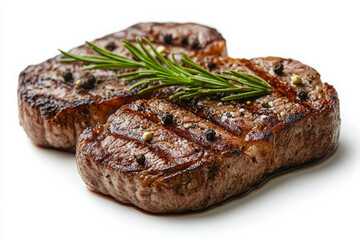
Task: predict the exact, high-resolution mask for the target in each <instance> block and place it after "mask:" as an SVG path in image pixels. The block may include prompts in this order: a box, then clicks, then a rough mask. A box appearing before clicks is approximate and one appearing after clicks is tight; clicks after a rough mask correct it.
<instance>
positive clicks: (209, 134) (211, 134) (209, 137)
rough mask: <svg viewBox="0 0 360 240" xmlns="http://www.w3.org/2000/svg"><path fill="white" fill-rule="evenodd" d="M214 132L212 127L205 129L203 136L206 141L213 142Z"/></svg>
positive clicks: (214, 138)
mask: <svg viewBox="0 0 360 240" xmlns="http://www.w3.org/2000/svg"><path fill="white" fill-rule="evenodd" d="M215 135H216V133H215V131H214V130H213V129H207V130H206V131H205V137H206V139H207V140H208V141H210V142H214V141H215V140H216V136H215Z"/></svg>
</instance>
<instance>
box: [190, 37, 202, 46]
mask: <svg viewBox="0 0 360 240" xmlns="http://www.w3.org/2000/svg"><path fill="white" fill-rule="evenodd" d="M191 47H192V48H193V49H200V43H199V40H198V39H197V38H195V40H194V41H193V43H192V44H191Z"/></svg>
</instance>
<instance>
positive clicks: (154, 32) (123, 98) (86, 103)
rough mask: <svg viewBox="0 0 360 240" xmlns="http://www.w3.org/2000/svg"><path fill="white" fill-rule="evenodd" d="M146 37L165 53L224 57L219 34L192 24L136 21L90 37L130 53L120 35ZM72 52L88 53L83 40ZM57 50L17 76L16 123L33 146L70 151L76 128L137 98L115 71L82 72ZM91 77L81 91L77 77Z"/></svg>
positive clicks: (96, 121)
mask: <svg viewBox="0 0 360 240" xmlns="http://www.w3.org/2000/svg"><path fill="white" fill-rule="evenodd" d="M143 36H144V37H147V38H148V39H149V40H150V41H151V42H152V43H154V46H155V47H158V46H165V48H166V54H169V53H170V52H174V53H175V54H177V56H178V55H179V53H180V52H181V51H184V52H186V53H187V54H188V55H189V56H191V57H192V58H194V59H195V60H199V59H202V58H203V57H204V56H206V55H209V54H213V55H219V56H221V55H222V56H226V54H227V53H226V44H225V40H224V39H223V38H222V36H221V35H220V34H219V33H218V32H217V31H216V30H215V29H212V28H208V27H205V26H202V25H198V24H193V23H185V24H178V23H140V24H136V25H134V26H132V27H130V28H128V29H125V30H123V31H119V32H116V33H113V34H110V35H107V36H105V37H103V38H99V39H96V40H95V41H93V43H95V44H96V45H97V46H100V47H106V48H107V49H108V50H110V51H113V52H114V53H117V54H120V55H124V56H128V57H130V56H131V54H130V53H129V52H128V51H127V50H126V49H125V48H124V47H123V45H122V43H121V40H122V39H125V40H128V41H131V42H134V40H135V37H143ZM71 52H72V53H74V54H79V55H83V54H94V52H93V51H92V50H91V49H90V48H89V47H88V46H85V45H82V46H79V47H77V48H74V49H72V50H71ZM61 57H62V56H61V55H58V56H56V57H54V58H51V59H49V60H47V61H45V62H43V63H40V64H37V65H31V66H29V67H27V68H26V69H25V70H24V71H23V72H22V73H21V74H20V76H19V85H18V103H19V115H20V124H21V125H22V126H23V128H24V130H25V131H26V133H27V134H28V136H29V137H30V138H31V140H32V141H33V142H34V143H35V144H38V145H41V146H46V147H54V148H59V149H64V150H74V147H75V145H76V141H77V139H78V136H79V135H80V133H81V132H82V131H83V130H84V129H85V128H86V127H89V126H95V125H96V124H99V123H104V122H105V121H106V120H107V118H108V117H109V115H110V114H112V113H113V112H115V111H116V110H117V109H118V108H119V106H121V105H122V104H124V103H128V102H131V101H134V100H135V99H138V98H139V96H137V95H136V94H135V92H134V91H132V92H130V91H128V87H129V86H128V85H127V84H126V83H124V81H123V80H122V79H120V80H119V79H117V78H116V74H119V73H121V72H120V71H118V72H114V71H106V70H93V71H82V70H81V68H82V64H81V63H60V62H58V60H59V59H60V58H61ZM90 75H93V76H94V77H95V78H96V84H95V87H94V88H92V89H90V90H86V89H83V88H79V87H77V86H76V85H75V81H76V80H78V79H84V78H88V77H89V76H90Z"/></svg>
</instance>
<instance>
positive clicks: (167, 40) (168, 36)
mask: <svg viewBox="0 0 360 240" xmlns="http://www.w3.org/2000/svg"><path fill="white" fill-rule="evenodd" d="M172 40H173V39H172V35H171V34H166V35H165V36H164V42H165V43H166V44H171V43H172Z"/></svg>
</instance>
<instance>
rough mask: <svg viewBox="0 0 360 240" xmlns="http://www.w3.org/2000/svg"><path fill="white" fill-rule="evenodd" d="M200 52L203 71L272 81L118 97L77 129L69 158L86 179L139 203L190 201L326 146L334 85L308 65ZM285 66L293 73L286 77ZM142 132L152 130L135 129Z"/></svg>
mask: <svg viewBox="0 0 360 240" xmlns="http://www.w3.org/2000/svg"><path fill="white" fill-rule="evenodd" d="M206 62H211V63H213V64H214V65H215V67H214V69H213V71H223V70H235V71H243V72H249V73H253V74H254V73H255V74H257V75H259V76H261V77H262V78H264V79H265V80H266V81H268V82H269V83H271V84H272V85H273V86H274V89H275V90H274V92H272V93H271V94H269V95H266V96H262V97H259V98H256V99H251V100H239V101H233V102H230V103H229V102H220V101H218V100H217V99H211V98H205V99H193V100H191V101H179V100H177V101H174V102H170V101H168V100H166V98H165V97H166V95H167V92H166V91H162V92H160V93H159V95H160V98H154V99H151V100H138V101H136V102H133V103H130V104H127V105H124V106H122V107H121V108H120V109H119V110H118V111H116V112H115V113H114V114H113V115H111V116H110V117H109V119H108V121H107V122H106V123H105V124H103V125H99V126H97V127H95V128H89V129H86V130H85V131H84V133H83V134H82V135H81V136H80V138H79V141H78V145H77V155H76V158H77V166H78V170H79V172H80V174H81V176H82V178H83V180H84V181H85V183H86V184H87V185H88V186H89V187H90V188H92V189H94V190H95V191H97V192H100V193H102V194H106V195H110V196H112V197H114V198H115V199H117V200H119V201H121V202H125V203H130V204H133V205H135V206H137V207H139V208H142V209H144V210H146V211H149V212H155V213H169V212H183V211H188V210H200V209H203V208H206V207H209V206H211V205H213V204H215V203H218V202H220V201H223V200H225V199H227V198H229V197H231V196H234V195H237V194H241V193H243V192H245V191H247V190H249V189H250V188H251V187H252V186H254V185H255V184H257V183H259V182H261V181H262V180H263V179H264V178H266V176H268V175H269V174H271V173H273V172H275V171H279V170H281V169H287V168H291V167H294V166H298V165H301V164H304V163H307V162H309V161H311V160H314V159H319V158H322V157H324V156H326V155H327V154H329V153H330V152H331V151H332V150H333V149H334V148H335V146H336V144H337V141H338V136H339V127H340V118H339V102H338V98H337V94H336V91H335V89H334V88H333V87H332V86H330V85H328V84H326V83H325V84H323V83H322V82H321V81H320V75H319V74H318V73H317V72H316V71H315V70H314V69H312V68H311V67H309V66H306V65H304V64H302V63H300V62H298V61H295V60H292V59H281V58H257V59H252V60H246V59H231V58H222V57H208V58H207V59H206V60H205V62H204V63H203V64H205V63H206ZM279 65H280V66H281V71H280V70H278V69H279V68H278V66H279ZM293 75H299V76H300V77H301V79H302V83H301V84H297V85H294V84H293V83H292V81H291V77H292V76H293ZM145 132H149V133H151V134H152V138H151V139H144V138H143V134H144V133H145Z"/></svg>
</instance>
